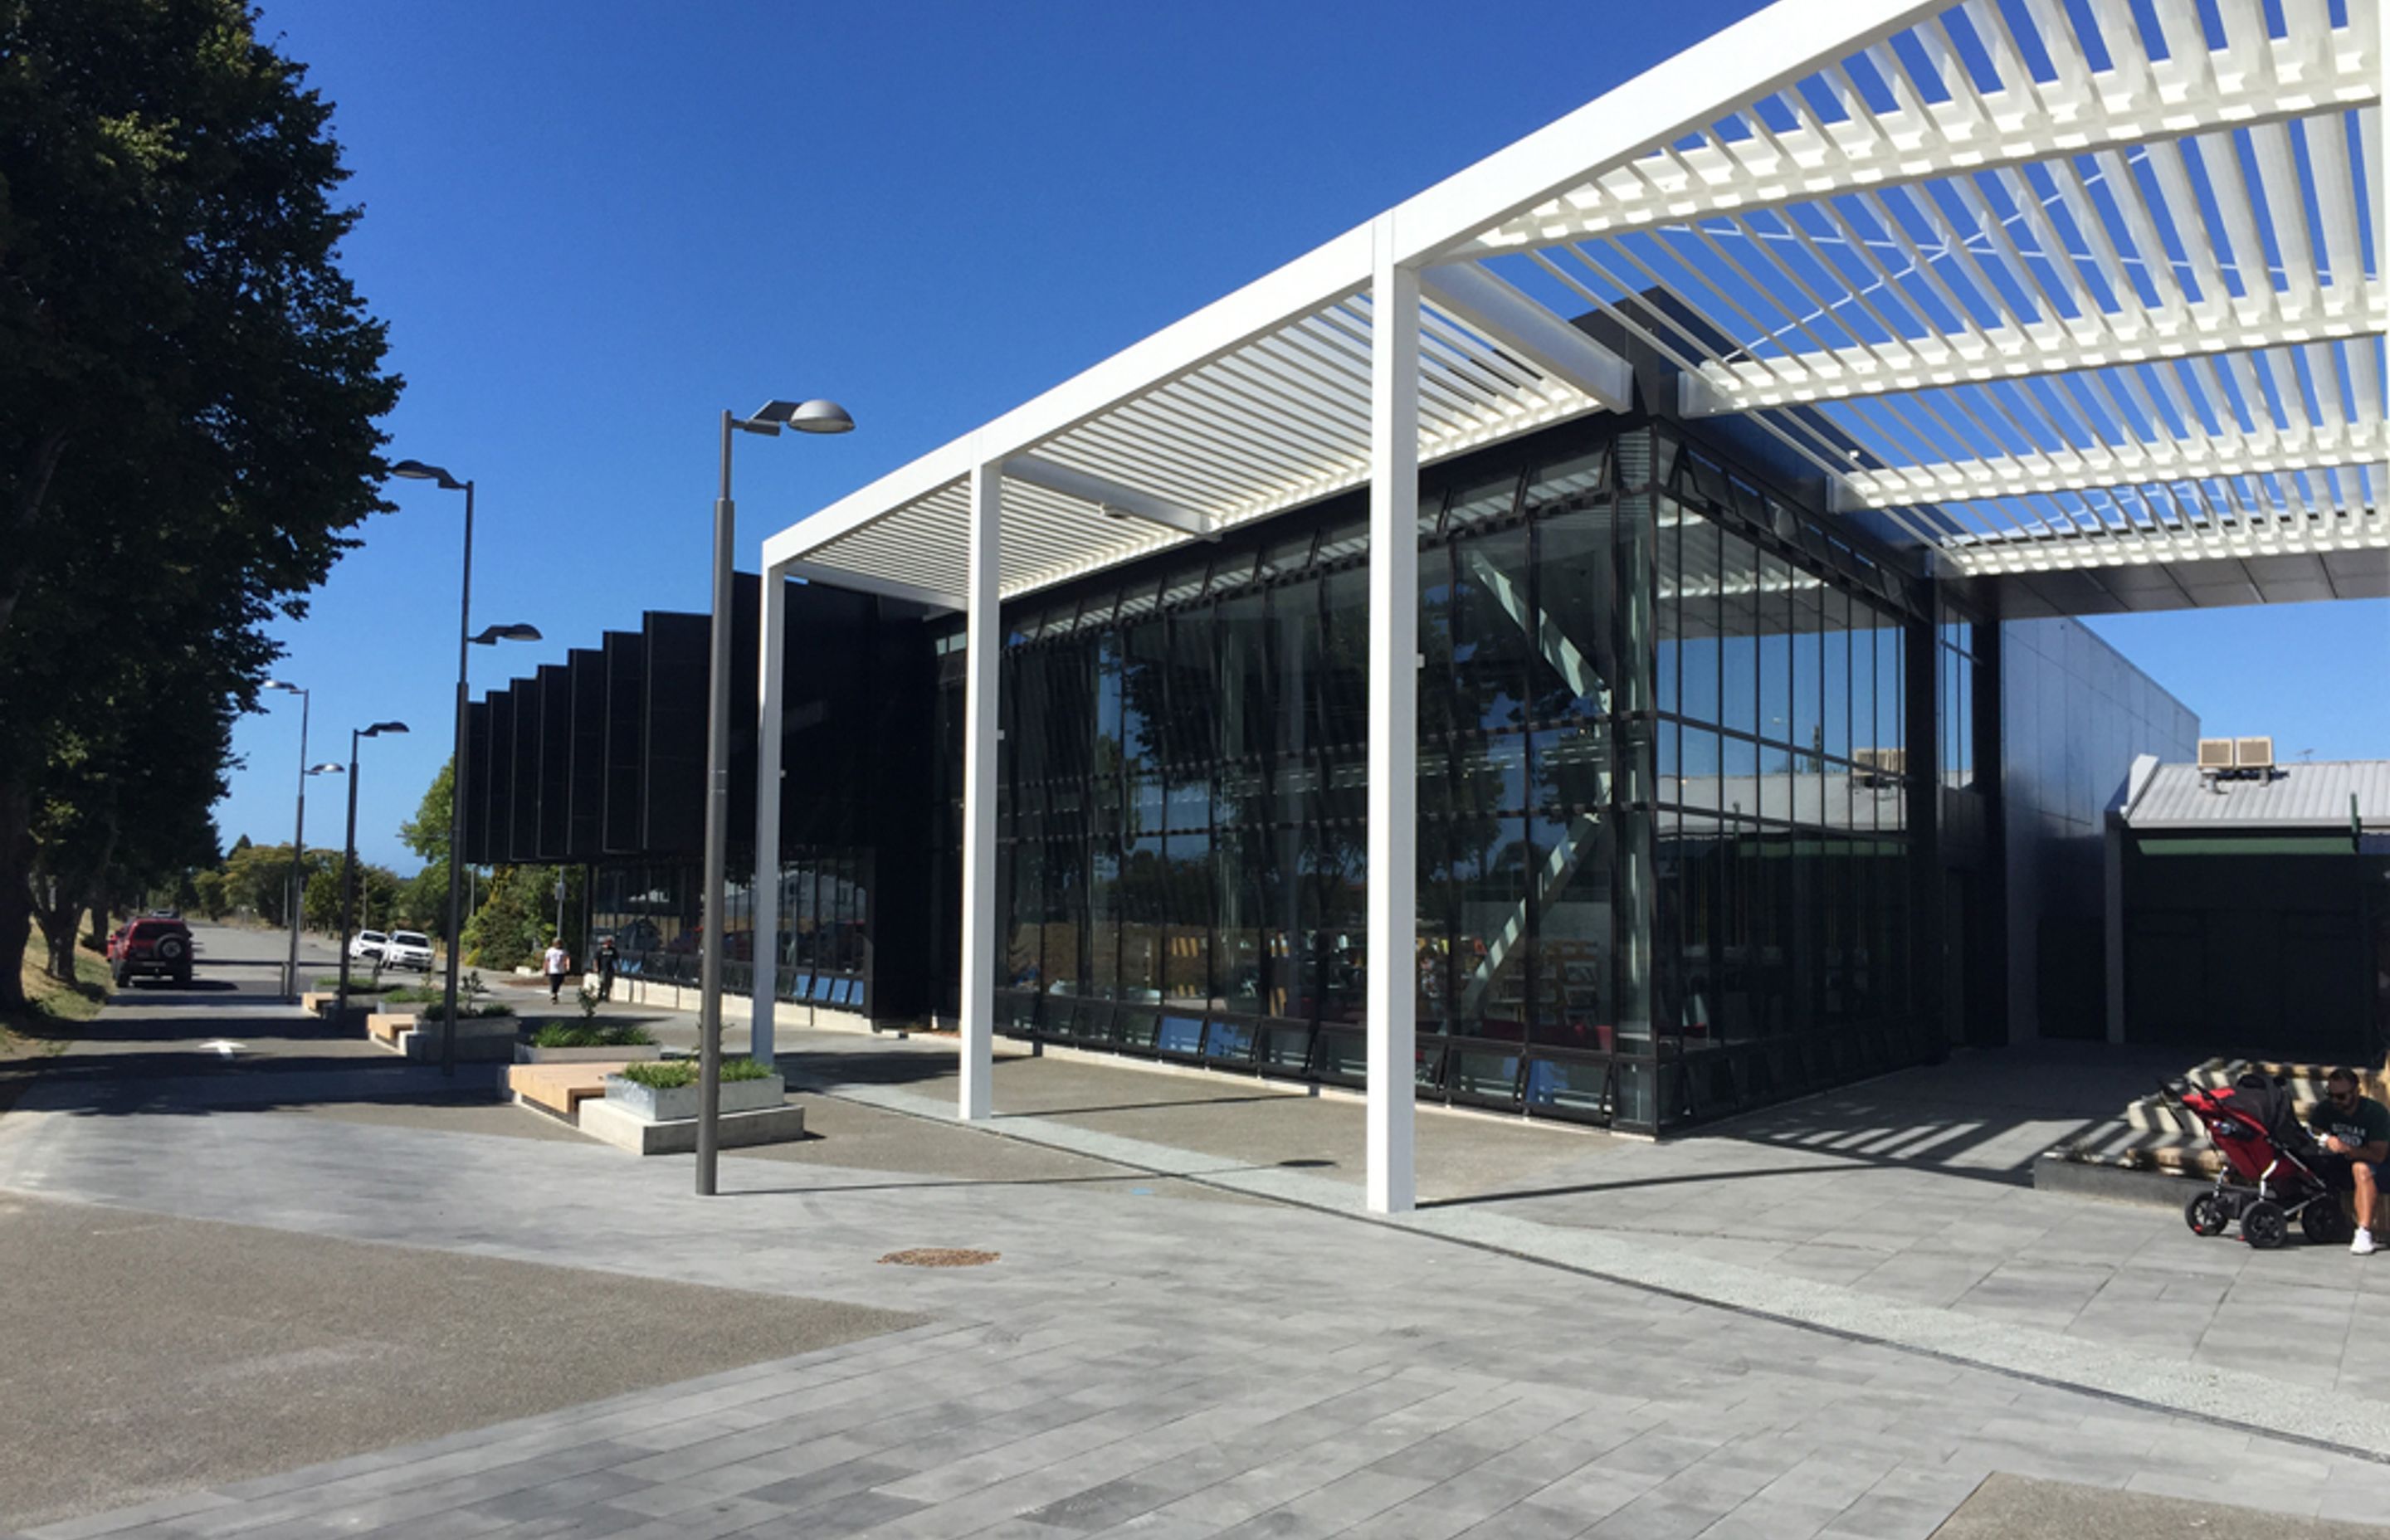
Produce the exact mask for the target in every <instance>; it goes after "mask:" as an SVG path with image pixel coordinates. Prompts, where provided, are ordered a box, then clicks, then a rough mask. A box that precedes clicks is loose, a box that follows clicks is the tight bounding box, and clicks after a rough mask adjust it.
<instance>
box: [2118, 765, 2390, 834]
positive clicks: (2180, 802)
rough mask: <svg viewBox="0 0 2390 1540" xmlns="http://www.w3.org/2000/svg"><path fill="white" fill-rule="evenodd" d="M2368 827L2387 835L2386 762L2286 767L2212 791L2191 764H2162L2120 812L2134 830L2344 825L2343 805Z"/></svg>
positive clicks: (2389, 794) (2221, 783)
mask: <svg viewBox="0 0 2390 1540" xmlns="http://www.w3.org/2000/svg"><path fill="white" fill-rule="evenodd" d="M2351 796H2354V797H2355V798H2356V799H2357V808H2358V817H2359V818H2361V819H2362V820H2363V821H2364V824H2365V827H2366V828H2370V829H2390V760H2378V759H2377V760H2326V761H2322V762H2319V763H2316V764H2286V765H2282V766H2281V767H2280V768H2278V769H2277V770H2275V771H2274V773H2273V774H2272V776H2270V777H2268V778H2266V779H2262V780H2261V779H2256V778H2250V779H2237V778H2234V777H2232V776H2224V777H2221V778H2219V779H2217V781H2216V782H2215V783H2214V784H2213V786H2211V785H2210V784H2209V782H2208V781H2207V779H2206V778H2205V776H2204V775H2203V774H2202V773H2201V771H2200V768H2199V766H2197V765H2195V764H2161V765H2159V766H2158V767H2157V768H2156V769H2155V770H2154V771H2152V773H2151V775H2150V779H2149V784H2148V785H2147V786H2145V787H2144V788H2142V789H2141V794H2140V795H2139V796H2138V797H2136V798H2134V799H2133V802H2132V805H2131V806H2130V807H2127V809H2126V810H2125V822H2126V823H2127V824H2128V825H2129V826H2131V827H2132V828H2334V829H2345V828H2347V827H2348V799H2349V798H2350V797H2351Z"/></svg>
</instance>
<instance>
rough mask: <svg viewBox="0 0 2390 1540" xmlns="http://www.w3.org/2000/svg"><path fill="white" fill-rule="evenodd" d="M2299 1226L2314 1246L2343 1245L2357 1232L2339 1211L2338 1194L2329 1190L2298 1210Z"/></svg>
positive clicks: (2346, 1217) (2309, 1242)
mask: <svg viewBox="0 0 2390 1540" xmlns="http://www.w3.org/2000/svg"><path fill="white" fill-rule="evenodd" d="M2299 1228H2300V1229H2301V1230H2302V1231H2304V1232H2306V1238H2307V1242H2308V1244H2310V1245H2314V1246H2345V1245H2347V1244H2348V1238H2349V1237H2351V1236H2353V1235H2355V1234H2356V1233H2357V1226H2355V1225H2354V1224H2352V1223H2351V1222H2350V1220H2349V1217H2348V1215H2346V1214H2345V1213H2341V1212H2340V1199H2339V1197H2338V1195H2337V1194H2334V1193H2329V1192H2328V1193H2325V1194H2324V1195H2323V1196H2322V1197H2321V1198H2319V1199H2317V1200H2315V1201H2313V1202H2311V1203H2309V1204H2308V1205H2307V1206H2306V1208H2303V1209H2301V1210H2300V1211H2299Z"/></svg>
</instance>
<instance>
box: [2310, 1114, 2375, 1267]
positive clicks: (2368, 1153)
mask: <svg viewBox="0 0 2390 1540" xmlns="http://www.w3.org/2000/svg"><path fill="white" fill-rule="evenodd" d="M2323 1088H2324V1099H2323V1100H2321V1101H2319V1102H2317V1103H2316V1104H2315V1106H2314V1108H2313V1109H2312V1110H2309V1111H2308V1113H2307V1126H2308V1127H2310V1128H2312V1129H2314V1130H2315V1135H2316V1138H2317V1140H2318V1141H2319V1142H2320V1143H2321V1144H2322V1145H2323V1148H2324V1149H2325V1151H2326V1153H2327V1154H2328V1155H2329V1156H2332V1157H2333V1158H2332V1159H2329V1160H2327V1161H2325V1162H2324V1168H2323V1172H2322V1175H2323V1178H2324V1180H2325V1181H2327V1182H2329V1183H2330V1184H2332V1190H2333V1191H2335V1192H2349V1191H2352V1190H2353V1191H2354V1192H2355V1194H2356V1197H2357V1238H2356V1239H2354V1240H2352V1241H2350V1242H2349V1243H2348V1249H2349V1250H2350V1251H2354V1252H2356V1253H2357V1254H2358V1256H2368V1255H2371V1253H2372V1251H2373V1231H2372V1228H2371V1226H2372V1224H2373V1196H2374V1194H2375V1193H2376V1192H2377V1191H2379V1190H2380V1183H2379V1182H2378V1180H2377V1179H2376V1174H2377V1173H2379V1172H2380V1170H2381V1169H2382V1165H2383V1162H2384V1158H2385V1157H2390V1107H2384V1106H2383V1105H2382V1104H2381V1103H2380V1102H2378V1101H2376V1100H2374V1099H2373V1098H2372V1097H2364V1096H2359V1095H2358V1094H2357V1076H2356V1075H2355V1073H2353V1072H2350V1071H2347V1070H2334V1071H2333V1072H2332V1075H2331V1077H2330V1078H2329V1079H2327V1080H2326V1081H2325V1082H2324V1083H2323Z"/></svg>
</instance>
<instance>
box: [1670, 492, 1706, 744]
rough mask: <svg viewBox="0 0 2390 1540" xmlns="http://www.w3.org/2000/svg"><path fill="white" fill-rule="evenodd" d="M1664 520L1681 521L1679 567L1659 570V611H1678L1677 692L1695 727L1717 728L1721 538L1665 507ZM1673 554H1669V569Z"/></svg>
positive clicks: (1697, 521) (1702, 521)
mask: <svg viewBox="0 0 2390 1540" xmlns="http://www.w3.org/2000/svg"><path fill="white" fill-rule="evenodd" d="M1661 508H1662V514H1663V517H1665V516H1666V515H1667V513H1668V512H1669V511H1670V510H1671V509H1675V511H1676V514H1677V519H1678V520H1679V527H1678V529H1677V550H1676V552H1675V553H1674V554H1675V555H1676V557H1677V563H1678V565H1677V569H1676V570H1675V571H1670V570H1669V569H1668V568H1667V567H1666V566H1665V565H1663V566H1662V568H1661V570H1660V606H1661V608H1662V609H1663V610H1666V609H1667V608H1669V607H1670V606H1671V605H1674V606H1675V607H1676V608H1677V638H1678V643H1677V645H1678V648H1679V651H1680V661H1679V665H1678V685H1677V687H1678V690H1679V692H1680V694H1681V697H1682V700H1683V704H1682V706H1681V707H1680V708H1679V709H1680V710H1681V711H1682V712H1684V714H1685V716H1686V717H1687V718H1688V719H1689V720H1690V721H1694V722H1703V723H1709V724H1712V725H1715V723H1716V722H1717V721H1718V661H1719V652H1720V648H1719V643H1718V637H1719V630H1718V627H1719V623H1720V621H1719V615H1718V602H1719V601H1718V541H1719V539H1720V538H1721V532H1720V531H1719V529H1718V527H1717V526H1716V525H1715V524H1713V523H1711V522H1709V521H1708V520H1705V519H1697V518H1695V517H1693V516H1692V515H1691V514H1690V513H1686V512H1684V511H1683V510H1682V509H1678V508H1677V507H1676V505H1674V504H1670V503H1663V504H1662V505H1661ZM1669 555H1670V553H1669V552H1668V551H1667V550H1665V549H1663V551H1662V560H1663V562H1665V561H1666V559H1667V558H1668V556H1669Z"/></svg>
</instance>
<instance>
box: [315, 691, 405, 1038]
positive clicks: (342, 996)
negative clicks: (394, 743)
mask: <svg viewBox="0 0 2390 1540" xmlns="http://www.w3.org/2000/svg"><path fill="white" fill-rule="evenodd" d="M405 731H406V724H405V723H404V722H377V723H375V724H374V725H372V726H370V727H352V728H350V729H349V833H348V838H347V839H345V840H344V841H341V982H340V992H339V993H338V994H337V995H334V996H333V1005H332V1014H333V1019H334V1020H337V1021H339V1022H340V1024H341V1027H343V1028H346V1027H347V1026H348V1024H349V917H350V916H351V915H353V914H354V913H355V912H356V902H357V740H358V739H359V738H380V737H382V736H383V735H384V734H387V733H403V732H405ZM325 768H326V769H330V770H337V769H339V768H340V766H339V765H336V764H335V765H327V766H325Z"/></svg>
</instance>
